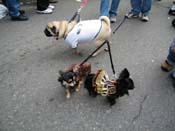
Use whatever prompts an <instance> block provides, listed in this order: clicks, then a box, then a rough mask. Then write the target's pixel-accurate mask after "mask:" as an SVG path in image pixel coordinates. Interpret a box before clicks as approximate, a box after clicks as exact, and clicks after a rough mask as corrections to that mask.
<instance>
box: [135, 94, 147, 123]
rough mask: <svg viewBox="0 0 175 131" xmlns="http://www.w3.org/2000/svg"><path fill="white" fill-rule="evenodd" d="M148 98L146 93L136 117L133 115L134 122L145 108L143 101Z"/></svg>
mask: <svg viewBox="0 0 175 131" xmlns="http://www.w3.org/2000/svg"><path fill="white" fill-rule="evenodd" d="M146 98H147V95H145V96H144V98H143V100H142V101H141V102H140V107H139V112H138V114H137V115H136V116H135V117H133V119H132V123H134V122H135V121H136V120H137V119H138V118H139V117H140V115H141V113H142V109H143V103H144V102H145V100H146Z"/></svg>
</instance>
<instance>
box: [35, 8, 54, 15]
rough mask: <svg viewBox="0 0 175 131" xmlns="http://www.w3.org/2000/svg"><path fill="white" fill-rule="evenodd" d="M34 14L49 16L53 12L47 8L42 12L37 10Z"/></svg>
mask: <svg viewBox="0 0 175 131" xmlns="http://www.w3.org/2000/svg"><path fill="white" fill-rule="evenodd" d="M36 12H37V13H39V14H51V13H52V12H53V10H52V9H50V8H47V9H46V10H43V11H40V10H37V11H36Z"/></svg>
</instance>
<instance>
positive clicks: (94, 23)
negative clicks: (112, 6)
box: [44, 16, 111, 56]
mask: <svg viewBox="0 0 175 131" xmlns="http://www.w3.org/2000/svg"><path fill="white" fill-rule="evenodd" d="M44 33H45V35H46V36H47V37H55V38H57V39H62V38H63V39H64V40H65V41H66V43H68V44H69V45H70V46H71V48H73V49H75V52H76V53H77V54H79V53H80V51H79V50H78V45H79V44H84V43H90V42H93V41H94V43H95V45H96V46H97V47H98V46H100V45H101V44H102V43H103V42H104V41H109V39H110V37H111V28H110V20H109V18H108V17H107V16H101V17H100V19H98V20H85V21H80V22H78V23H77V22H76V21H72V22H68V21H52V22H49V23H48V24H47V27H46V28H45V30H44ZM100 51H101V50H99V51H98V52H96V53H95V54H94V55H93V56H96V55H97V54H98V53H99V52H100Z"/></svg>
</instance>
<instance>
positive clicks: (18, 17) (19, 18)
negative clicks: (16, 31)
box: [11, 14, 28, 21]
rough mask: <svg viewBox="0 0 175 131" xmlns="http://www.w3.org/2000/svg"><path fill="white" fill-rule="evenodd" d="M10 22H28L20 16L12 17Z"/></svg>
mask: <svg viewBox="0 0 175 131" xmlns="http://www.w3.org/2000/svg"><path fill="white" fill-rule="evenodd" d="M11 20H12V21H26V20H28V17H26V16H24V15H21V14H20V15H19V16H15V17H14V16H12V17H11Z"/></svg>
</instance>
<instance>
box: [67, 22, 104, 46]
mask: <svg viewBox="0 0 175 131" xmlns="http://www.w3.org/2000/svg"><path fill="white" fill-rule="evenodd" d="M101 28H102V22H101V20H87V21H80V22H79V23H78V24H77V25H75V27H74V28H73V29H72V30H71V31H70V32H69V33H68V34H67V37H66V39H65V41H66V42H67V43H68V44H69V45H70V46H71V47H72V48H77V46H78V44H84V43H88V42H91V41H93V40H95V38H96V37H97V35H98V34H99V32H100V30H101Z"/></svg>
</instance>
